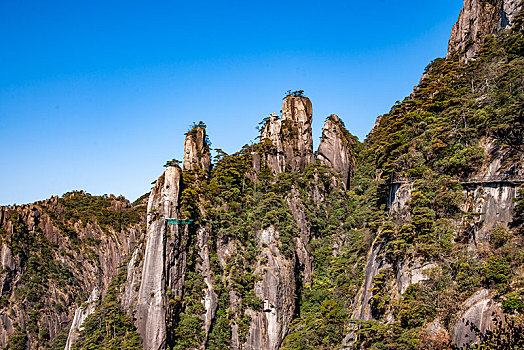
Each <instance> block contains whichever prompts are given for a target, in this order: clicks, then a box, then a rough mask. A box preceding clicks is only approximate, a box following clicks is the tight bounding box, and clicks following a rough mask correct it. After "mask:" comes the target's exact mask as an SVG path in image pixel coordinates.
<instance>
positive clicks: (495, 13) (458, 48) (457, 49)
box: [447, 0, 522, 61]
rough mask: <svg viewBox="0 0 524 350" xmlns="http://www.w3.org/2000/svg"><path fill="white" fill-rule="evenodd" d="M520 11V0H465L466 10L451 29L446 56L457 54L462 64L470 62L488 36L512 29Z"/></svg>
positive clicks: (463, 10) (462, 11)
mask: <svg viewBox="0 0 524 350" xmlns="http://www.w3.org/2000/svg"><path fill="white" fill-rule="evenodd" d="M521 10H522V5H521V0H495V1H483V0H464V8H463V9H462V10H461V12H460V15H459V19H458V21H457V23H455V25H454V26H453V29H452V30H451V36H450V39H449V44H448V55H447V57H448V58H449V57H451V56H453V54H455V53H458V54H459V59H460V60H461V61H468V60H470V59H471V58H473V57H474V55H475V53H476V52H477V51H478V49H479V48H480V46H481V45H482V43H483V42H484V39H485V38H486V36H487V35H489V34H495V33H498V32H499V31H500V30H501V29H504V28H510V27H511V26H512V25H513V23H514V19H515V16H516V15H517V14H518V13H519V12H520V11H521Z"/></svg>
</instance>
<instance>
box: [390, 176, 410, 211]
mask: <svg viewBox="0 0 524 350" xmlns="http://www.w3.org/2000/svg"><path fill="white" fill-rule="evenodd" d="M412 189H413V184H412V183H403V184H392V185H391V186H389V188H388V198H387V202H386V207H387V208H388V210H389V213H390V214H396V215H397V216H401V217H403V218H405V219H409V207H408V203H409V200H410V199H411V190H412Z"/></svg>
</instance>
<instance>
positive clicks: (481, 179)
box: [386, 175, 524, 186]
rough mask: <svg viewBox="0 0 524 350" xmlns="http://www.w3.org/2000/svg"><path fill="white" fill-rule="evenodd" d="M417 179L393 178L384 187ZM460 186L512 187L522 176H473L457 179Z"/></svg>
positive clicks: (523, 179)
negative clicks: (492, 185) (497, 185)
mask: <svg viewBox="0 0 524 350" xmlns="http://www.w3.org/2000/svg"><path fill="white" fill-rule="evenodd" d="M419 179H420V178H418V177H411V178H401V177H399V178H394V179H392V180H389V181H387V182H386V185H388V186H391V185H401V184H406V183H413V182H415V180H419ZM458 182H460V183H461V184H462V185H482V184H489V183H509V184H514V185H519V184H522V183H524V176H515V175H491V176H474V177H470V178H467V179H459V180H458Z"/></svg>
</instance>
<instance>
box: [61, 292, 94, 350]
mask: <svg viewBox="0 0 524 350" xmlns="http://www.w3.org/2000/svg"><path fill="white" fill-rule="evenodd" d="M99 299H100V290H98V288H96V287H95V288H94V289H93V291H92V292H91V295H90V296H89V299H88V300H87V302H86V303H85V305H82V306H80V307H79V308H78V309H76V311H75V317H74V318H73V323H72V324H71V328H70V329H69V335H68V337H67V342H66V345H65V348H64V350H69V349H71V346H72V345H73V343H74V342H75V341H76V340H77V339H78V335H79V332H80V331H81V330H82V324H83V323H84V321H85V320H86V318H87V317H88V316H89V315H91V314H92V313H94V312H95V310H96V306H97V303H98V300H99Z"/></svg>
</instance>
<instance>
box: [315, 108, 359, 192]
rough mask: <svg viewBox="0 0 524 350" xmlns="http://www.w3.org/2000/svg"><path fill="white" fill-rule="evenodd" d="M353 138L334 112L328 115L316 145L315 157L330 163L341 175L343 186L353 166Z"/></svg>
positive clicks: (345, 186)
mask: <svg viewBox="0 0 524 350" xmlns="http://www.w3.org/2000/svg"><path fill="white" fill-rule="evenodd" d="M353 143H354V139H353V138H352V137H351V135H350V134H349V132H348V131H347V130H346V128H345V127H344V123H343V122H342V121H341V120H340V118H339V117H338V116H336V115H335V114H332V115H330V116H329V117H328V118H327V119H326V122H325V123H324V128H323V129H322V139H321V141H320V145H319V147H318V152H317V159H319V160H320V161H321V162H322V163H324V164H326V165H330V166H331V167H332V168H333V170H335V172H337V173H339V174H340V175H341V177H342V184H343V185H344V188H347V187H348V186H349V181H350V178H351V174H352V173H353V170H354V168H355V164H356V161H355V157H354V155H353V154H352V148H351V147H352V145H353Z"/></svg>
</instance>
